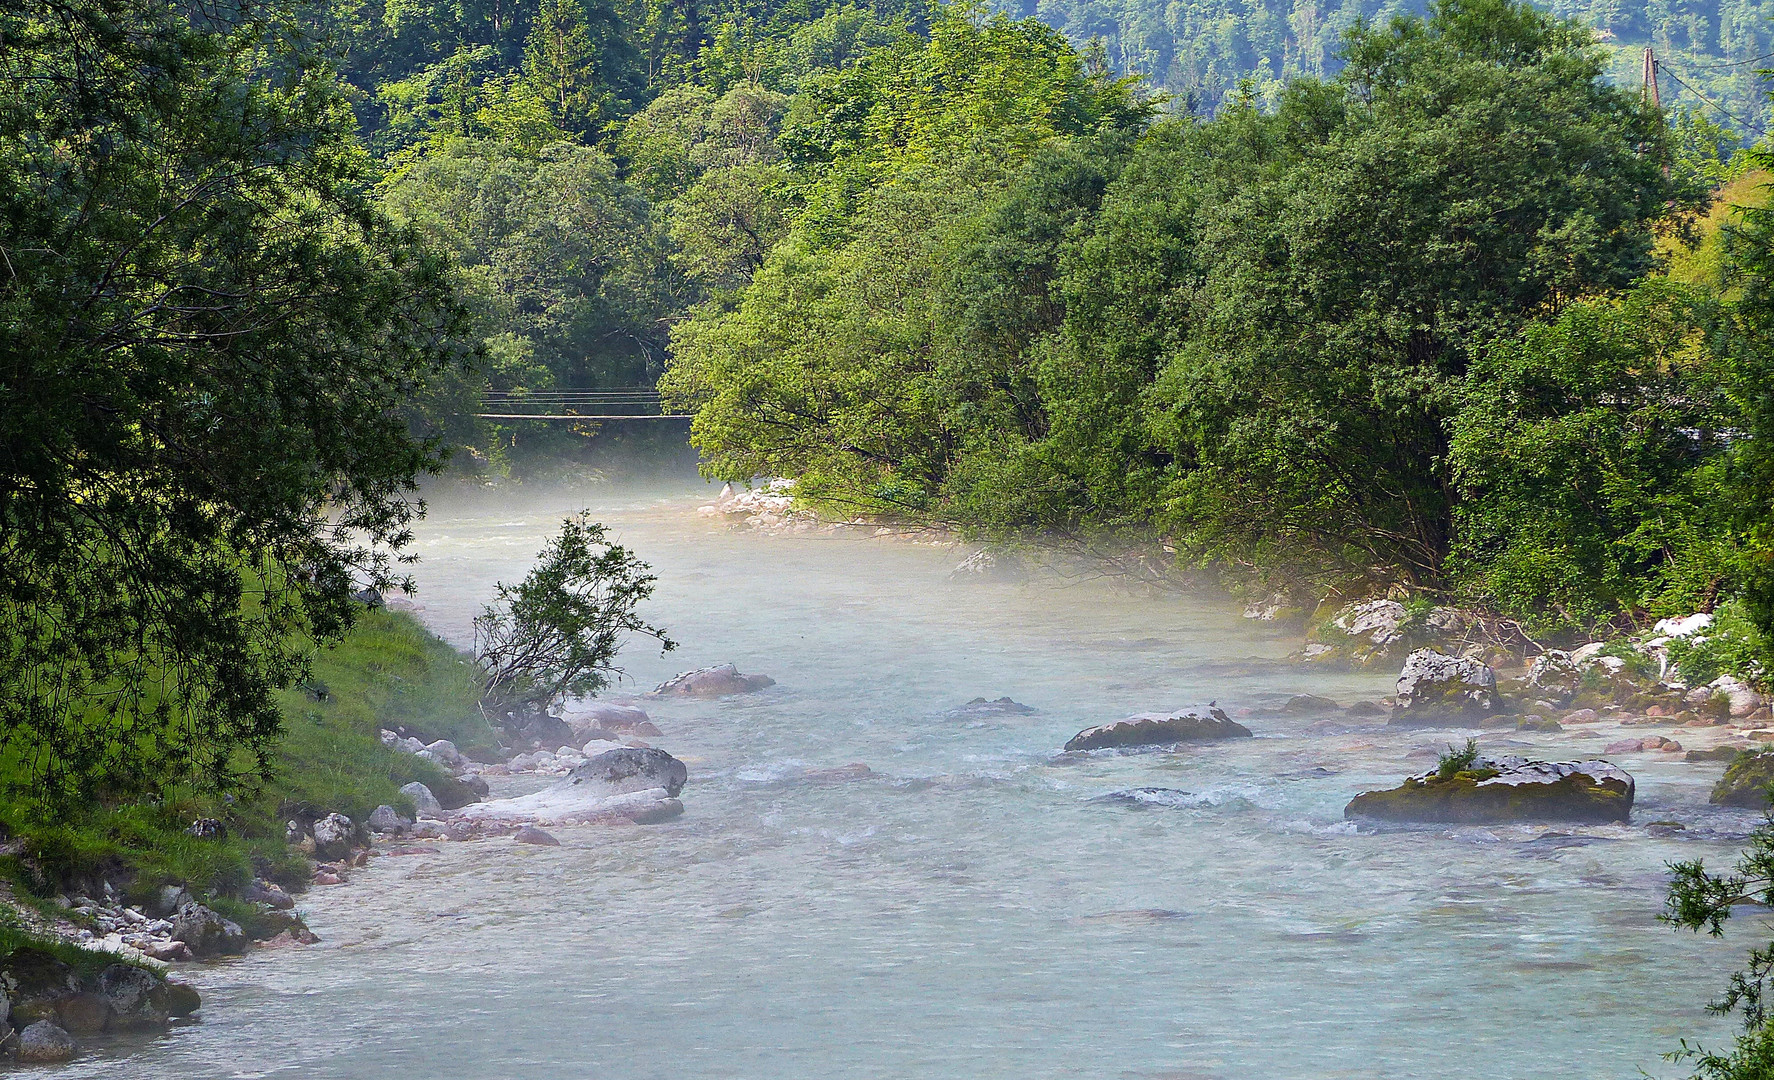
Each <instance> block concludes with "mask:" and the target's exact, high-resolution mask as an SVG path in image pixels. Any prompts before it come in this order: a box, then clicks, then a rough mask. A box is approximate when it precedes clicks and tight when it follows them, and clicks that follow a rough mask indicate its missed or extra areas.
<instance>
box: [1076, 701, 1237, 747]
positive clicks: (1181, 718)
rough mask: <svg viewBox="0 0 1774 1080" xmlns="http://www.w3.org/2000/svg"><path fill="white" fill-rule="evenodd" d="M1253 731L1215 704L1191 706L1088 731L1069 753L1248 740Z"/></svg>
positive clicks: (1079, 736) (1080, 734) (1081, 734)
mask: <svg viewBox="0 0 1774 1080" xmlns="http://www.w3.org/2000/svg"><path fill="white" fill-rule="evenodd" d="M1248 738H1250V729H1249V728H1247V727H1245V726H1244V725H1243V724H1240V723H1238V722H1237V721H1236V720H1233V719H1232V718H1231V717H1228V716H1227V715H1226V714H1225V711H1224V710H1222V709H1221V708H1220V707H1219V706H1217V705H1214V704H1211V703H1209V704H1207V705H1191V706H1189V707H1188V708H1185V709H1180V710H1178V711H1176V712H1170V713H1139V714H1137V715H1134V716H1130V717H1128V718H1127V719H1125V720H1117V721H1116V722H1115V723H1113V724H1099V725H1098V726H1096V727H1091V728H1085V729H1084V730H1083V731H1080V732H1079V733H1078V734H1076V735H1074V736H1072V738H1071V741H1070V742H1067V743H1066V749H1067V750H1110V749H1118V748H1127V747H1138V746H1159V745H1163V744H1166V743H1180V742H1203V741H1208V740H1214V739H1248Z"/></svg>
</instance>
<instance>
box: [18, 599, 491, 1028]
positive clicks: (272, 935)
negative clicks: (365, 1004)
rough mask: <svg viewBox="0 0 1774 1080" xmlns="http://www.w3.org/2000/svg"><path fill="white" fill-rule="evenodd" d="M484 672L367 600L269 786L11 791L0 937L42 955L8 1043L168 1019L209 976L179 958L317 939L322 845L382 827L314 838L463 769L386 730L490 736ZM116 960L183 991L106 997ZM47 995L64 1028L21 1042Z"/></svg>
mask: <svg viewBox="0 0 1774 1080" xmlns="http://www.w3.org/2000/svg"><path fill="white" fill-rule="evenodd" d="M472 675H473V673H472V670H471V669H470V668H469V667H467V666H466V661H465V660H464V659H463V658H462V657H461V656H460V655H459V654H457V653H456V652H455V651H454V650H453V649H451V648H450V647H449V646H448V645H446V644H445V643H444V642H443V641H441V640H440V639H438V638H437V637H436V636H434V635H432V634H431V633H429V632H428V631H426V630H425V629H424V627H423V626H422V625H420V624H419V623H418V621H417V620H416V619H414V618H413V617H412V616H411V615H410V614H406V613H401V612H392V611H388V610H386V609H374V610H369V611H366V612H365V613H364V615H363V616H362V618H361V619H360V621H359V623H358V625H357V626H356V628H355V629H354V630H353V631H352V632H351V633H350V635H349V636H348V637H347V638H346V639H345V640H344V641H342V642H340V643H339V644H337V645H335V646H333V647H331V648H329V649H325V650H322V651H321V652H320V653H319V654H318V655H316V657H315V660H314V664H313V671H312V675H311V677H310V678H309V679H307V680H306V681H305V682H304V683H303V684H302V685H301V686H299V687H297V688H295V689H293V690H291V691H289V692H287V693H285V694H283V695H282V696H281V700H280V704H281V706H282V709H283V713H284V717H285V725H284V732H283V734H282V737H281V739H280V741H279V744H278V747H277V753H276V755H275V758H274V768H273V771H272V773H271V774H270V775H269V776H268V777H267V778H266V780H265V781H264V782H263V783H261V784H259V785H258V786H257V787H255V788H251V789H248V790H245V791H242V792H239V793H238V794H235V795H229V796H223V797H219V798H218V797H212V796H206V795H200V794H197V793H194V792H189V791H175V792H171V793H169V794H168V796H167V797H166V798H164V799H161V800H158V801H156V802H151V803H134V804H112V805H103V804H100V805H94V806H91V807H88V808H86V809H84V810H82V811H79V812H77V813H73V814H63V815H60V816H58V817H57V818H56V819H54V820H50V819H47V818H46V817H45V816H44V815H42V814H41V813H40V812H39V811H37V810H36V809H35V808H33V807H30V806H26V805H4V806H0V828H3V829H4V833H5V843H4V848H0V852H3V854H0V881H3V883H4V886H5V889H6V892H5V894H4V895H3V896H0V920H3V921H4V924H5V925H6V926H7V927H9V928H10V929H9V930H8V931H7V932H9V933H12V934H13V935H14V938H13V939H10V940H7V941H0V971H14V970H17V971H20V972H34V973H35V974H27V975H26V976H24V977H21V978H18V979H15V980H14V981H13V982H12V983H10V984H9V987H10V989H9V991H8V994H7V999H8V1004H9V1008H10V1011H11V1013H12V1014H13V1016H14V1017H15V1020H14V1022H13V1023H12V1025H11V1026H10V1027H9V1028H6V1029H4V1030H0V1054H7V1055H12V1056H21V1057H22V1059H25V1060H30V1059H33V1055H35V1059H37V1060H50V1059H51V1058H52V1057H54V1058H55V1059H60V1058H65V1057H66V1056H68V1055H69V1054H71V1053H74V1052H76V1051H77V1050H78V1048H79V1045H80V1044H81V1042H82V1041H84V1040H86V1039H88V1038H90V1037H97V1036H112V1035H119V1036H123V1037H127V1035H126V1033H128V1032H132V1031H138V1032H139V1031H152V1030H156V1029H158V1028H161V1027H164V1026H165V1025H166V1024H168V1023H171V1022H173V1021H175V1020H177V1019H178V1018H179V1017H182V1016H185V1015H189V1014H190V1013H191V1012H193V1011H194V1010H195V1008H196V1003H195V1000H194V997H195V995H194V993H191V992H189V991H188V990H179V989H176V988H177V987H178V986H179V985H180V984H179V983H178V981H177V980H176V979H172V980H168V979H167V978H166V975H167V973H169V972H172V973H177V972H180V971H186V970H190V968H189V965H191V964H194V963H200V962H203V961H209V960H214V959H217V958H220V957H225V956H237V955H240V954H243V953H245V952H247V951H249V950H250V949H252V948H255V947H263V946H272V947H275V946H282V945H295V944H304V943H311V942H313V941H314V940H315V938H314V935H313V934H312V933H311V932H310V931H309V930H308V929H307V927H306V926H305V924H304V923H303V921H302V919H301V917H300V916H299V915H297V914H295V913H294V911H293V909H294V907H295V903H296V898H297V897H299V896H301V895H302V894H303V893H304V892H305V891H306V890H307V889H308V888H309V886H310V884H311V883H312V882H313V881H314V880H315V875H316V873H317V867H318V866H319V862H318V861H317V860H316V858H315V857H316V855H319V856H320V857H321V858H325V856H326V855H327V854H332V855H333V856H335V857H340V856H342V857H344V858H346V859H354V858H358V857H360V856H361V851H362V848H363V845H364V844H366V843H367V840H368V833H367V830H363V829H360V828H355V827H354V828H352V829H350V830H348V831H347V834H346V835H344V836H341V837H339V838H337V840H336V842H335V843H336V846H337V847H339V848H340V849H341V850H339V851H333V852H330V853H329V852H316V850H315V849H314V845H313V839H312V837H313V831H314V824H315V822H317V821H321V820H325V819H327V818H328V817H330V816H333V815H339V816H340V817H342V818H347V819H350V820H351V821H353V822H366V821H367V820H368V818H369V816H370V814H371V812H372V811H373V810H374V809H375V807H377V806H378V805H383V804H393V805H397V806H399V807H401V808H402V809H404V810H405V811H406V812H408V813H411V812H412V810H413V807H412V806H411V803H410V800H409V799H408V798H407V797H406V796H403V795H402V794H401V792H400V788H401V787H402V786H403V785H406V784H411V783H415V782H418V783H425V782H429V783H431V784H435V785H437V786H438V787H443V786H444V785H446V784H447V783H449V775H448V773H447V772H446V771H445V770H444V769H442V768H440V767H439V766H437V765H436V764H435V763H433V762H431V761H428V760H425V759H422V758H416V757H414V756H412V755H410V754H405V753H400V752H398V751H396V750H394V749H391V748H390V747H387V746H385V745H383V743H382V741H381V739H380V738H379V737H378V734H377V732H378V731H379V730H380V729H381V728H383V727H386V726H388V725H400V726H405V725H407V724H416V723H421V722H422V723H423V725H424V726H425V727H426V728H427V729H428V730H431V731H435V732H438V736H437V737H440V738H442V737H453V738H455V739H456V740H459V741H460V742H461V744H462V745H464V746H468V747H470V748H476V747H480V746H484V745H489V744H490V732H489V731H488V729H487V726H486V724H485V721H484V720H482V719H481V718H480V716H479V712H478V709H477V708H476V702H477V700H478V695H477V693H476V690H477V684H476V683H475V681H474V679H473V677H472ZM46 958H47V959H46ZM118 964H121V965H123V967H122V968H118V969H117V970H118V971H128V972H137V971H139V972H144V973H148V974H149V975H150V976H151V978H152V981H153V983H154V985H155V986H158V987H162V989H159V990H155V991H154V994H153V995H150V996H149V997H142V998H141V1001H142V1002H143V1003H146V1002H148V1001H149V1000H150V997H164V996H165V995H166V994H169V993H170V994H171V995H172V996H173V999H174V1000H175V1001H176V1002H178V1003H179V1004H178V1005H177V1009H172V1008H149V1007H148V1006H147V1005H146V1004H144V1005H143V1007H144V1008H148V1011H147V1012H146V1013H141V1014H139V1015H138V1014H137V1013H135V1012H132V1011H131V1009H132V1008H134V1006H126V1007H118V1008H111V1009H110V1011H109V1012H107V1011H106V1010H105V1009H102V1008H98V1007H96V1006H94V1004H93V999H94V995H95V994H98V993H99V982H98V981H99V980H102V979H103V973H104V971H107V970H112V969H113V968H116V965H118ZM119 978H121V976H120V975H118V976H114V977H113V978H112V980H111V981H112V982H116V981H117V979H119ZM133 978H134V976H131V979H133ZM129 981H130V980H128V979H125V980H123V983H128V982H129ZM89 984H90V985H89ZM107 985H108V984H107ZM119 985H122V983H120V984H119ZM57 988H59V989H57ZM99 996H100V997H103V996H104V995H102V994H100V995H99ZM131 1000H134V999H131ZM33 1002H36V1003H37V1005H40V1006H42V1008H38V1009H37V1011H38V1012H44V1013H45V1015H43V1016H38V1017H36V1018H35V1019H36V1020H48V1021H53V1022H54V1023H55V1024H56V1026H57V1027H58V1028H59V1029H60V1032H59V1034H55V1033H51V1034H53V1038H52V1040H51V1043H52V1044H53V1045H46V1046H45V1047H44V1048H42V1049H40V1050H36V1051H33V1050H31V1049H30V1048H29V1046H25V1047H24V1052H23V1054H22V1055H21V1046H22V1045H23V1043H24V1040H23V1039H22V1033H21V1028H22V1027H23V1026H24V1025H21V1024H20V1023H18V1022H17V1021H18V1020H19V1019H22V1018H24V1017H26V1016H31V1015H33V1014H32V1011H31V1008H27V1006H32V1003H33ZM32 1008H36V1006H32ZM21 1009H24V1012H22V1013H21V1012H20V1010H21ZM178 1010H182V1011H178ZM3 1019H4V1016H3V1015H0V1020H3ZM33 1022H35V1020H33Z"/></svg>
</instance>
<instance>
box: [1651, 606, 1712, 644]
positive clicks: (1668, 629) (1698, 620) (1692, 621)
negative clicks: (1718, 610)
mask: <svg viewBox="0 0 1774 1080" xmlns="http://www.w3.org/2000/svg"><path fill="white" fill-rule="evenodd" d="M1711 625H1712V616H1711V615H1708V614H1706V613H1704V612H1696V613H1695V614H1693V615H1689V616H1687V617H1685V618H1681V619H1661V620H1659V621H1658V622H1657V625H1655V626H1653V627H1651V633H1652V634H1655V635H1656V636H1658V637H1664V638H1672V637H1687V636H1688V635H1690V634H1694V633H1698V632H1699V631H1701V630H1704V629H1706V628H1707V627H1709V626H1711Z"/></svg>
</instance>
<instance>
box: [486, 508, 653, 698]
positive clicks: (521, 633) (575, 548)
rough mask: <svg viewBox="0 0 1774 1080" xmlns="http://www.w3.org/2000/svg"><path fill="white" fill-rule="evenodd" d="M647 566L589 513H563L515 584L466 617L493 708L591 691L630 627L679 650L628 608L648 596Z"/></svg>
mask: <svg viewBox="0 0 1774 1080" xmlns="http://www.w3.org/2000/svg"><path fill="white" fill-rule="evenodd" d="M647 569H648V567H647V564H646V563H644V562H642V561H641V560H640V559H638V558H636V557H635V556H634V554H633V553H632V552H630V551H629V550H628V549H627V548H625V547H623V546H621V545H620V544H612V543H610V542H609V541H608V540H607V539H605V536H604V527H603V526H602V525H600V524H598V523H597V522H595V521H592V520H591V517H590V513H589V511H586V512H581V513H579V514H578V515H576V516H574V517H570V518H567V519H566V520H565V521H563V522H562V523H561V531H560V535H558V536H556V537H555V538H554V539H553V540H551V541H549V544H548V546H547V547H546V548H544V549H543V550H542V552H541V554H540V555H538V556H537V559H536V565H535V566H534V567H532V568H531V570H530V572H529V573H528V574H526V575H525V576H524V579H523V581H521V582H519V583H518V584H516V585H506V584H504V583H503V582H501V583H500V584H499V586H498V587H497V589H496V592H497V596H496V598H495V599H494V601H493V603H491V604H489V605H487V607H486V609H485V610H484V611H482V612H481V614H480V615H479V616H477V617H476V618H475V620H474V642H475V645H474V648H475V655H476V658H477V659H478V660H479V661H480V665H481V668H482V670H483V671H484V672H485V681H484V697H485V699H486V701H487V702H488V703H489V705H491V706H504V707H510V706H513V705H517V704H520V703H527V704H530V705H536V706H541V707H547V706H549V705H552V704H554V703H556V702H558V701H560V700H561V699H562V698H565V697H570V696H574V695H581V694H595V693H596V692H597V691H599V690H601V689H603V688H604V687H605V686H606V685H608V683H609V679H610V676H611V675H612V674H618V673H619V671H618V669H617V668H616V666H615V662H616V654H617V653H618V652H619V651H621V649H622V646H623V644H624V643H625V642H626V641H627V640H628V638H629V636H630V635H632V634H642V635H645V636H647V637H651V638H655V639H657V640H658V641H659V643H660V645H661V647H662V648H664V649H665V650H668V651H669V650H671V649H674V648H676V647H677V645H676V643H675V642H673V641H672V640H671V639H670V638H669V637H667V636H666V635H665V631H664V630H661V629H660V628H659V627H656V626H652V625H650V624H648V623H647V622H646V621H644V620H643V619H642V618H641V617H640V616H639V615H638V614H637V613H636V611H635V609H636V608H637V607H638V606H639V605H640V604H641V603H642V602H644V601H645V600H646V599H647V598H648V597H650V596H652V595H653V583H654V581H655V580H657V579H655V578H654V577H653V575H652V574H650V573H648V572H647Z"/></svg>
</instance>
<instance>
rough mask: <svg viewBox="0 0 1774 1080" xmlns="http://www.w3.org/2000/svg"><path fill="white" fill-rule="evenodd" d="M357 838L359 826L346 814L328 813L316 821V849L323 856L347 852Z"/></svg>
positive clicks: (329, 857) (337, 855)
mask: <svg viewBox="0 0 1774 1080" xmlns="http://www.w3.org/2000/svg"><path fill="white" fill-rule="evenodd" d="M356 838H357V827H356V826H355V825H353V824H352V821H351V819H350V818H348V817H346V816H345V815H344V814H328V815H327V816H326V817H323V818H321V819H320V820H318V821H316V822H315V823H314V850H315V852H316V853H318V854H319V855H320V856H321V857H322V858H326V859H336V858H338V857H339V856H341V855H343V854H345V853H346V852H347V851H348V850H350V848H351V844H352V841H354V840H355V839H356Z"/></svg>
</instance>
